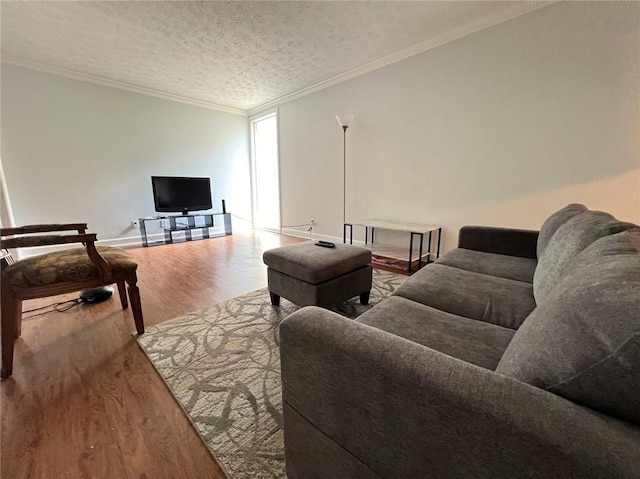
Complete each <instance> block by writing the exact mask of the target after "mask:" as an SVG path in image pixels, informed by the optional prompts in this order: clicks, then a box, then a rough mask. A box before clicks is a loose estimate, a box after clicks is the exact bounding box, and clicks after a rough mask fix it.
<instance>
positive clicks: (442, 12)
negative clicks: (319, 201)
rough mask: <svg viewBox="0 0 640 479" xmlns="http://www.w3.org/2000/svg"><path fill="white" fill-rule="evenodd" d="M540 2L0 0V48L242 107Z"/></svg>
mask: <svg viewBox="0 0 640 479" xmlns="http://www.w3.org/2000/svg"><path fill="white" fill-rule="evenodd" d="M540 5H543V4H542V3H537V2H503V1H496V2H494V1H477V2H460V1H443V2H437V1H428V2H427V1H425V2H405V1H394V2H333V1H331V2H325V1H323V2H320V1H316V2H295V1H294V2H272V1H268V2H253V1H234V2H217V1H212V2H156V1H137V2H128V1H118V2H115V1H106V2H105V1H97V2H53V1H48V2H35V1H31V2H6V1H3V2H2V3H1V7H0V8H1V10H0V15H1V18H2V25H1V26H2V59H3V61H6V62H9V63H16V64H21V63H22V64H25V63H27V64H31V65H39V66H41V67H53V68H55V69H59V70H66V71H68V72H75V73H79V74H84V75H89V76H91V77H94V78H96V79H105V80H111V81H115V82H120V83H122V84H126V85H130V86H135V87H143V88H146V89H149V90H155V91H157V92H163V93H168V94H171V95H176V96H180V97H184V98H187V99H192V100H197V101H200V102H206V103H209V104H212V105H221V106H227V107H231V108H236V109H241V110H251V109H255V108H256V107H259V106H261V105H265V104H267V103H269V102H273V101H274V100H277V99H279V98H282V97H285V96H287V95H291V94H293V93H295V92H298V91H300V90H303V89H305V88H309V87H312V86H313V85H316V84H318V83H320V82H324V81H327V80H329V79H331V78H335V77H337V76H339V75H343V74H344V73H345V72H349V71H351V70H353V69H356V68H358V67H361V66H362V65H365V64H367V63H370V62H374V61H376V60H378V61H379V60H380V59H383V58H385V57H388V58H391V57H392V56H393V55H394V54H398V52H403V51H405V52H406V51H409V50H410V49H411V48H412V47H413V48H414V49H415V48H416V46H417V47H419V48H418V51H419V49H420V47H421V46H423V47H424V48H422V49H423V50H424V49H426V48H427V47H429V46H432V45H430V44H429V42H432V43H438V42H442V41H443V39H452V38H455V37H456V36H460V35H461V34H465V33H469V32H471V31H474V30H478V29H479V28H483V27H486V26H488V25H491V24H494V23H497V22H499V21H502V20H504V19H506V18H511V17H513V16H516V15H518V14H520V13H524V12H526V11H528V10H531V9H533V8H537V7H538V6H540ZM414 53H416V52H414ZM390 56H391V57H390Z"/></svg>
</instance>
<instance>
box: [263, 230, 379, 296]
mask: <svg viewBox="0 0 640 479" xmlns="http://www.w3.org/2000/svg"><path fill="white" fill-rule="evenodd" d="M263 260H264V262H265V264H266V265H267V266H268V268H267V277H268V281H269V293H270V295H271V304H273V305H274V306H277V305H279V304H280V297H281V296H282V297H283V298H286V299H288V300H289V301H291V302H293V303H295V304H297V305H299V306H312V305H313V306H320V307H323V308H330V307H332V306H337V305H338V304H341V303H343V302H345V301H347V300H348V299H351V298H353V297H354V296H358V295H359V296H360V302H361V303H362V304H367V303H368V302H369V293H370V291H371V266H370V265H369V263H370V262H371V251H369V250H368V249H366V248H361V247H359V246H353V245H347V244H336V246H335V248H323V247H321V246H316V245H315V244H314V242H313V241H309V242H306V243H300V244H296V245H292V246H283V247H281V248H275V249H271V250H269V251H265V252H264V255H263Z"/></svg>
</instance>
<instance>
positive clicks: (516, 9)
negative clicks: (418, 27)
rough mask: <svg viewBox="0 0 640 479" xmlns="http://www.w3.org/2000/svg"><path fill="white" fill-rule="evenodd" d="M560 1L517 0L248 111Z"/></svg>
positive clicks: (293, 96) (376, 67)
mask: <svg viewBox="0 0 640 479" xmlns="http://www.w3.org/2000/svg"><path fill="white" fill-rule="evenodd" d="M557 1H558V0H551V1H540V2H538V1H536V2H527V7H528V8H522V4H520V5H518V4H517V3H515V4H514V6H513V9H510V10H508V11H501V12H497V13H494V14H493V15H490V16H488V17H485V18H483V19H482V20H476V21H473V22H470V23H468V24H467V25H464V26H462V27H459V28H456V29H453V30H450V31H448V32H445V33H443V34H441V35H438V36H436V37H434V38H430V39H428V40H425V41H423V42H420V43H417V44H415V45H412V46H410V47H408V48H405V49H403V50H399V51H397V52H395V53H391V54H389V55H386V56H384V57H381V58H379V59H377V60H373V61H371V62H369V63H365V64H364V65H361V66H359V67H356V68H353V69H351V70H348V71H346V72H344V73H341V74H339V75H336V76H334V77H331V78H328V79H326V80H323V81H320V82H318V83H315V84H313V85H310V86H308V87H306V88H303V89H301V90H298V91H295V92H293V93H289V94H287V95H284V96H281V97H279V98H276V99H275V100H271V101H269V102H267V103H263V104H262V105H259V106H257V107H255V108H250V109H249V111H248V114H249V116H254V115H256V114H258V113H260V112H262V111H264V110H266V109H268V108H274V107H277V106H279V105H282V104H283V103H287V102H290V101H293V100H297V99H298V98H302V97H304V96H307V95H310V94H312V93H316V92H318V91H320V90H324V89H325V88H329V87H331V86H334V85H337V84H339V83H343V82H345V81H347V80H351V79H352V78H356V77H358V76H360V75H364V74H365V73H369V72H372V71H374V70H377V69H379V68H383V67H386V66H388V65H391V64H392V63H396V62H399V61H401V60H405V59H406V58H409V57H412V56H414V55H418V54H420V53H424V52H426V51H427V50H431V49H432V48H436V47H439V46H441V45H444V44H446V43H449V42H452V41H454V40H458V39H460V38H463V37H466V36H467V35H471V34H473V33H476V32H479V31H481V30H485V29H487V28H490V27H492V26H494V25H497V24H499V23H503V22H506V21H509V20H511V19H513V18H516V17H519V16H521V15H525V14H527V13H530V12H533V11H534V10H539V9H541V8H544V7H546V6H549V5H551V4H554V3H557ZM523 4H524V2H523Z"/></svg>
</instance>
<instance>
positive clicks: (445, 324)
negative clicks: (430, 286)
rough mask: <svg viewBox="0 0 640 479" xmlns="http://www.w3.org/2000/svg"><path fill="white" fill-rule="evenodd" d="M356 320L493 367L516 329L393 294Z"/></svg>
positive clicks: (455, 355)
mask: <svg viewBox="0 0 640 479" xmlns="http://www.w3.org/2000/svg"><path fill="white" fill-rule="evenodd" d="M356 321H358V322H361V323H363V324H367V325H369V326H373V327H374V328H378V329H382V330H383V331H387V332H388V333H391V334H394V335H396V336H400V337H402V338H405V339H408V340H410V341H413V342H415V343H419V344H422V345H423V346H427V347H428V348H431V349H435V350H436V351H440V352H441V353H444V354H448V355H449V356H453V357H454V358H458V359H461V360H463V361H466V362H468V363H473V364H475V365H477V366H481V367H483V368H486V369H490V370H492V371H493V370H494V369H495V368H496V366H497V365H498V362H499V361H500V358H501V357H502V354H503V353H504V350H505V349H506V347H507V346H508V345H509V342H510V341H511V338H512V337H513V335H514V333H515V331H513V330H512V329H509V328H503V327H501V326H496V325H495V324H489V323H485V322H483V321H476V320H475V319H468V318H463V317H462V316H456V315H454V314H450V313H445V312H444V311H440V310H438V309H434V308H432V307H430V306H425V305H424V304H420V303H416V302H415V301H410V300H408V299H405V298H402V297H400V296H392V297H391V298H388V299H387V300H385V301H383V302H382V303H380V304H379V305H377V306H376V307H375V308H372V309H370V310H369V311H367V312H365V313H364V314H362V315H361V316H360V317H359V318H358V319H357V320H356Z"/></svg>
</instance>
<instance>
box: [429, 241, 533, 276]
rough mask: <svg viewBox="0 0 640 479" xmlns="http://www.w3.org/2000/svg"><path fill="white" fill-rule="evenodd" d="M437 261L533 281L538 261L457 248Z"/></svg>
mask: <svg viewBox="0 0 640 479" xmlns="http://www.w3.org/2000/svg"><path fill="white" fill-rule="evenodd" d="M436 263H437V264H443V265H445V266H452V267H454V268H460V269H464V270H466V271H474V272H476V273H482V274H488V275H491V276H498V277H499V278H507V279H515V280H516V281H524V282H527V283H531V282H533V273H534V272H535V270H536V264H537V263H538V262H537V261H536V260H535V259H531V258H521V257H519V256H508V255H504V254H495V253H485V252H484V251H474V250H471V249H464V248H456V249H454V250H451V251H449V252H448V253H445V254H444V255H443V256H442V257H441V258H440V259H438V260H437V261H436Z"/></svg>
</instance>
